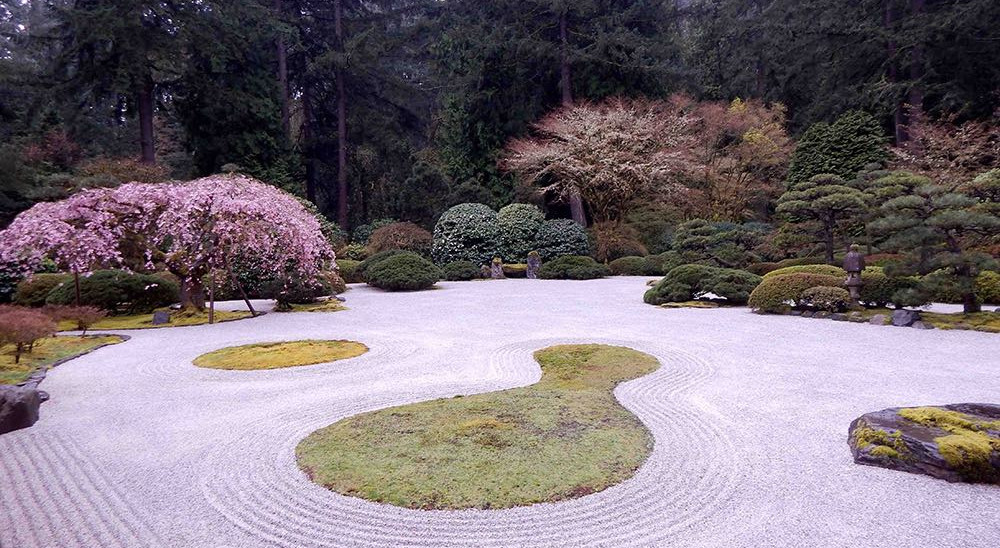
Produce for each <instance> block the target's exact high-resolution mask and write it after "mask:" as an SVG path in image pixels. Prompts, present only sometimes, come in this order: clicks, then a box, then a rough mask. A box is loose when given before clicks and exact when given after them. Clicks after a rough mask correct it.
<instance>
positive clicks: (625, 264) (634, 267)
mask: <svg viewBox="0 0 1000 548" xmlns="http://www.w3.org/2000/svg"><path fill="white" fill-rule="evenodd" d="M645 266H646V258H645V257H636V256H632V257H621V258H618V259H615V260H613V261H611V263H609V264H608V268H609V269H610V270H611V274H612V275H614V276H642V275H643V274H645V272H644V269H645Z"/></svg>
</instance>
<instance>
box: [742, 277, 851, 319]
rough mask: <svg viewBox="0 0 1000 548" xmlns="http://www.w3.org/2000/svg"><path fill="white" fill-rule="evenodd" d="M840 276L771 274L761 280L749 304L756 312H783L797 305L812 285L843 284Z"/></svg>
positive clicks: (751, 295)
mask: <svg viewBox="0 0 1000 548" xmlns="http://www.w3.org/2000/svg"><path fill="white" fill-rule="evenodd" d="M843 283H844V280H843V278H840V277H839V276H827V275H823V274H809V273H807V272H792V273H790V274H781V275H780V276H771V277H770V278H765V279H763V280H762V281H761V283H760V285H758V286H757V288H756V289H754V290H753V292H752V293H751V294H750V298H749V299H748V300H747V304H748V305H749V306H750V308H752V309H753V310H754V311H756V312H770V313H775V312H782V311H784V310H786V309H788V307H789V306H797V305H798V304H799V299H801V298H802V292H803V291H805V290H807V289H809V288H810V287H820V286H830V287H837V286H838V285H843Z"/></svg>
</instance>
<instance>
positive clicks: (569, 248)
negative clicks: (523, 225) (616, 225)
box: [534, 219, 590, 261]
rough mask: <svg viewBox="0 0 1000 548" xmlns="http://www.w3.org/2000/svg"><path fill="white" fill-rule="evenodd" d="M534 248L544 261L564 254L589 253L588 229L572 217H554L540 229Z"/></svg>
mask: <svg viewBox="0 0 1000 548" xmlns="http://www.w3.org/2000/svg"><path fill="white" fill-rule="evenodd" d="M534 250H535V251H538V254H539V255H541V257H542V260H543V261H551V260H553V259H555V258H556V257H562V256H564V255H577V256H579V255H589V254H590V243H589V241H588V240H587V231H586V230H584V229H583V227H582V226H580V225H578V224H577V223H576V222H574V221H573V220H572V219H553V220H550V221H545V222H544V223H542V226H541V228H539V229H538V235H537V236H536V240H535V245H534Z"/></svg>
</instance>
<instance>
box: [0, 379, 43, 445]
mask: <svg viewBox="0 0 1000 548" xmlns="http://www.w3.org/2000/svg"><path fill="white" fill-rule="evenodd" d="M41 404H42V397H41V393H40V392H39V391H38V390H37V389H35V388H28V387H25V386H9V385H2V386H0V434H6V433H7V432H12V431H14V430H20V429H22V428H28V427H29V426H31V425H33V424H35V422H36V421H38V408H39V406H40V405H41Z"/></svg>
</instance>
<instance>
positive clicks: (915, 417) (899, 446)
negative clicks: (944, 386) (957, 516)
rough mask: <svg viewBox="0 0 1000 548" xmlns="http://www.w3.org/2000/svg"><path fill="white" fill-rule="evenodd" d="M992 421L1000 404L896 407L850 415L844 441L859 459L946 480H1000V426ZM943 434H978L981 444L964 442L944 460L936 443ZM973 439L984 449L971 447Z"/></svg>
mask: <svg viewBox="0 0 1000 548" xmlns="http://www.w3.org/2000/svg"><path fill="white" fill-rule="evenodd" d="M908 413H909V415H908V416H907V414H908ZM956 413H958V414H956ZM997 421H1000V405H994V404H984V403H962V404H953V405H945V406H941V407H923V408H899V407H895V408H891V409H883V410H882V411H876V412H874V413H867V414H865V415H862V416H861V417H858V418H857V419H855V420H854V422H852V423H851V427H850V429H849V430H848V436H847V438H848V441H847V443H848V445H849V446H850V448H851V453H852V454H853V455H854V462H856V463H858V464H865V465H869V466H881V467H883V468H891V469H893V470H901V471H903V472H910V473H915V474H927V475H929V476H932V477H935V478H940V479H943V480H947V481H951V482H969V483H994V484H1000V449H998V447H1000V430H997V429H994V428H993V426H992V425H996V424H997ZM963 424H964V426H963ZM970 425H971V426H970ZM942 426H944V427H947V428H948V430H945V429H943V428H941V427H942ZM945 436H963V437H966V436H973V437H974V438H976V440H979V438H980V437H981V438H982V440H983V444H979V443H973V444H963V447H962V450H961V451H958V454H959V455H960V457H959V459H958V460H956V459H955V457H954V456H952V457H951V460H950V461H949V459H946V458H945V457H944V456H942V450H941V445H940V444H941V441H940V439H941V438H944V437H945ZM991 444H992V445H991ZM976 445H979V446H980V447H982V446H985V447H986V448H987V449H985V450H975V449H971V448H974V447H975V446H976Z"/></svg>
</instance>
